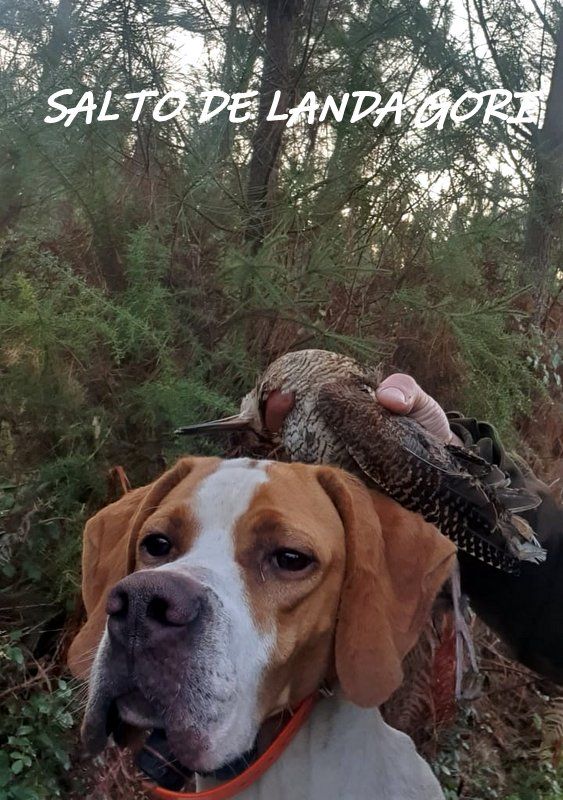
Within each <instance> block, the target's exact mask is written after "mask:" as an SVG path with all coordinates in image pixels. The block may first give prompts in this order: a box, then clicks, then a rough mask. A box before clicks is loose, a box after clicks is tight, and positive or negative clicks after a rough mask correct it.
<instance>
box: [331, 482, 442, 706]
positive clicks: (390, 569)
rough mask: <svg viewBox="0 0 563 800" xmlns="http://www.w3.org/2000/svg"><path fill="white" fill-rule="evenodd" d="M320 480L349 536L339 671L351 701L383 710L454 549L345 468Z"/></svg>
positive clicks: (339, 633)
mask: <svg viewBox="0 0 563 800" xmlns="http://www.w3.org/2000/svg"><path fill="white" fill-rule="evenodd" d="M319 481H320V483H321V485H322V486H323V488H324V489H325V491H326V492H327V494H328V495H329V496H330V498H331V500H332V502H333V503H334V505H335V506H336V508H337V510H338V513H339V515H340V518H341V520H342V523H343V526H344V532H345V537H346V570H345V576H344V583H343V586H342V591H341V596H340V608H339V615H338V621H337V626H336V637H335V665H336V673H337V676H338V680H339V682H340V685H341V687H342V690H343V692H344V694H345V696H346V697H347V698H348V699H349V700H351V701H352V702H353V703H356V704H357V705H360V706H378V705H381V703H383V702H385V700H387V699H388V698H389V697H390V695H391V694H392V693H393V692H394V691H395V689H397V688H398V687H399V685H400V684H401V681H402V679H403V671H402V666H401V662H402V660H403V658H404V657H405V655H406V654H407V653H408V651H409V650H410V649H411V648H412V647H413V646H414V644H415V643H416V640H417V638H418V636H419V634H420V631H421V630H422V627H423V626H424V624H425V622H426V620H427V617H428V613H429V611H430V608H431V605H432V602H433V600H434V598H435V596H436V594H437V592H438V591H439V589H440V587H441V586H442V584H443V583H444V581H445V580H446V578H447V577H448V574H449V573H450V571H451V569H452V566H453V562H454V556H455V550H456V548H455V546H454V545H453V543H452V542H451V541H449V539H446V538H445V537H444V536H442V535H441V534H440V533H439V532H438V531H437V530H436V528H435V527H434V526H432V525H429V524H428V523H426V522H425V521H424V520H423V519H422V517H420V516H419V515H418V514H414V513H412V512H410V511H407V510H405V509H404V508H402V507H401V506H400V505H399V504H398V503H395V502H394V501H393V500H390V499H389V498H387V497H385V496H383V495H381V494H379V493H377V492H374V491H368V489H367V488H366V487H365V486H364V485H363V484H361V483H360V482H359V481H358V480H356V479H355V478H352V477H351V476H349V475H346V473H343V472H341V471H340V470H335V469H331V468H321V469H320V470H319Z"/></svg>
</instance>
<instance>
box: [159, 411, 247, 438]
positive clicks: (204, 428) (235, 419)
mask: <svg viewBox="0 0 563 800" xmlns="http://www.w3.org/2000/svg"><path fill="white" fill-rule="evenodd" d="M251 422H252V418H251V417H250V415H248V414H233V416H232V417H223V419H212V420H210V421H209V422H197V423H196V424H195V425H186V426H185V427H183V428H178V429H177V430H175V431H174V435H175V436H192V435H193V434H195V433H214V432H215V431H220V432H225V431H245V430H248V429H249V428H250V427H251Z"/></svg>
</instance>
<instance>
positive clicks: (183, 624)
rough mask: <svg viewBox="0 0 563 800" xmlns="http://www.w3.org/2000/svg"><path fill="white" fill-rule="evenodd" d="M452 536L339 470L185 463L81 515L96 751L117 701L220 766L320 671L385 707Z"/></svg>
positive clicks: (356, 698)
mask: <svg viewBox="0 0 563 800" xmlns="http://www.w3.org/2000/svg"><path fill="white" fill-rule="evenodd" d="M454 549H455V548H454V547H453V545H452V544H451V543H450V542H449V541H448V540H447V539H445V538H444V537H442V536H441V535H440V534H439V533H438V532H437V531H436V529H435V528H433V527H432V526H430V525H428V524H426V523H425V522H424V521H423V520H422V519H421V518H420V517H419V516H417V515H415V514H412V513H410V512H408V511H405V510H404V509H402V508H401V507H400V506H398V505H397V504H396V503H394V502H393V501H391V500H389V499H387V498H385V497H383V496H381V495H378V494H376V493H373V492H369V491H368V490H367V489H366V488H365V487H364V486H363V485H361V484H360V483H359V482H358V481H356V480H355V479H354V478H351V477H350V476H348V475H347V474H345V473H343V472H341V471H340V470H337V469H332V468H329V467H316V466H306V465H302V464H282V463H272V462H256V461H251V460H248V459H237V460H233V461H222V460H220V459H216V458H186V459H183V460H181V461H180V462H178V464H177V465H176V466H175V467H174V468H173V469H171V470H170V471H168V472H167V473H165V474H164V475H163V476H162V477H161V478H159V479H158V480H157V481H155V482H154V483H153V484H151V485H149V486H145V487H143V488H141V489H137V490H135V491H133V492H130V493H129V494H127V495H125V496H124V497H123V498H122V499H121V500H119V501H118V502H117V503H114V504H113V505H111V506H108V507H107V508H105V509H103V510H102V511H101V512H99V513H98V514H97V515H96V516H95V517H93V518H92V519H91V520H90V521H89V522H88V524H87V526H86V531H85V544H84V557H83V597H84V603H85V606H86V611H87V614H88V620H87V622H86V623H85V625H84V627H83V628H82V630H81V631H80V633H79V634H78V636H77V637H76V639H75V640H74V642H73V644H72V646H71V650H70V654H69V663H70V666H71V669H72V670H73V672H74V673H75V674H76V675H79V676H82V677H86V676H87V675H89V683H90V692H89V701H88V707H87V711H86V717H85V722H84V729H83V732H84V737H85V740H86V742H87V744H88V745H89V748H90V749H91V750H98V749H100V748H101V747H103V745H104V743H105V740H106V718H107V715H108V712H109V710H110V707H112V705H114V704H116V705H117V709H118V711H119V714H120V716H121V718H122V719H123V720H124V721H125V722H127V723H129V724H130V725H133V726H136V727H140V728H151V727H159V728H164V729H165V731H166V734H167V738H168V742H169V745H170V747H171V750H172V752H173V753H174V755H175V756H176V757H177V758H178V759H179V760H180V761H181V762H182V763H183V764H185V765H186V766H188V767H190V768H192V769H194V770H199V771H209V770H213V769H216V768H218V767H220V766H222V765H224V764H225V763H228V762H229V761H231V760H233V759H234V758H237V757H238V756H240V755H241V754H242V753H244V752H246V751H247V750H248V749H249V748H250V747H251V746H252V744H253V742H254V739H255V737H256V734H257V731H258V729H259V727H260V725H261V723H262V722H263V721H264V720H265V719H266V718H267V717H269V716H271V715H272V714H273V713H275V712H276V711H278V710H281V709H282V708H286V707H288V706H293V705H295V704H296V703H298V702H299V701H300V700H301V699H303V698H304V697H306V696H307V695H308V694H310V693H311V692H313V691H314V690H315V689H317V688H318V687H319V686H320V685H321V684H322V682H323V680H325V679H327V678H328V679H334V678H336V679H338V681H339V683H340V685H341V687H342V689H343V691H344V694H345V695H346V696H347V697H348V698H349V699H350V700H351V701H353V702H355V703H357V704H359V705H362V706H371V705H373V706H375V705H378V704H380V703H381V702H383V701H384V700H386V699H387V698H388V697H389V695H390V694H391V693H392V692H393V691H394V690H395V688H396V687H397V686H398V685H399V683H400V681H401V678H402V672H401V661H402V658H403V656H404V655H405V654H406V653H407V652H408V650H409V649H410V648H411V647H412V646H413V644H414V643H415V641H416V639H417V636H418V633H419V631H420V629H421V627H422V625H423V624H424V621H425V618H426V615H427V612H428V610H429V608H430V605H431V603H432V600H433V598H434V596H435V594H436V592H437V591H438V589H439V588H440V586H441V585H442V583H443V581H444V580H445V578H446V577H447V574H448V572H449V570H450V568H451V565H452V560H453V554H454Z"/></svg>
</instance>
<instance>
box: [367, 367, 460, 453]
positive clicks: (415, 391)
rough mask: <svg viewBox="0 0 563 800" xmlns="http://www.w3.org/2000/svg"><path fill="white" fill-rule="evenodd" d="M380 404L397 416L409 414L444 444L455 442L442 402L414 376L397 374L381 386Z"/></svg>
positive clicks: (379, 390) (378, 394)
mask: <svg viewBox="0 0 563 800" xmlns="http://www.w3.org/2000/svg"><path fill="white" fill-rule="evenodd" d="M377 399H378V400H379V402H380V403H381V404H382V405H383V406H385V408H388V409H389V411H393V412H394V413H395V414H408V415H409V416H411V417H412V418H413V419H415V420H416V421H417V422H418V424H419V425H422V427H423V428H426V430H427V431H429V432H430V433H432V434H433V435H434V436H436V438H438V439H440V441H442V442H449V441H451V439H452V432H451V430H450V425H449V422H448V418H447V417H446V414H445V413H444V410H443V409H442V407H441V406H440V405H439V403H437V402H436V400H434V398H433V397H430V395H429V394H426V392H425V391H424V390H423V389H421V387H420V386H419V385H418V383H417V382H416V381H415V380H414V378H411V376H410V375H405V374H403V373H400V372H398V373H395V374H394V375H390V376H389V377H388V378H386V379H385V380H384V381H382V383H381V384H380V386H379V388H378V390H377Z"/></svg>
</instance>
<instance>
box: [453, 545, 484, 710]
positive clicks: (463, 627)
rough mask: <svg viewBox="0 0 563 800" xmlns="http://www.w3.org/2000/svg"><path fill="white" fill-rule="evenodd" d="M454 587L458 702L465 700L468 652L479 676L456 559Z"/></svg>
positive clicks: (470, 661)
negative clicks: (463, 607) (464, 674)
mask: <svg viewBox="0 0 563 800" xmlns="http://www.w3.org/2000/svg"><path fill="white" fill-rule="evenodd" d="M450 583H451V587H452V602H453V607H454V626H455V652H456V659H455V696H456V699H457V700H461V699H462V698H463V685H462V684H463V672H464V666H465V653H466V652H467V655H468V658H469V663H470V665H471V669H472V671H473V672H474V673H475V674H477V673H478V672H479V669H478V667H477V659H476V656H475V648H474V647H473V637H472V636H471V631H470V630H469V625H468V624H467V620H466V618H465V615H464V613H463V609H462V592H461V578H460V573H459V562H458V561H457V559H456V562H455V567H454V571H453V572H452V576H451V578H450Z"/></svg>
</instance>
